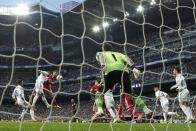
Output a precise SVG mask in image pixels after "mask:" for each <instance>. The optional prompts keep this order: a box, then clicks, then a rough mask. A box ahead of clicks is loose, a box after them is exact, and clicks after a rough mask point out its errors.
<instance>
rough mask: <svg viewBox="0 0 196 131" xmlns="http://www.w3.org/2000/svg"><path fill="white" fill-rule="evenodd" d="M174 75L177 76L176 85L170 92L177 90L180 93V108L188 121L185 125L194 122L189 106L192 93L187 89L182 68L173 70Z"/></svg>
mask: <svg viewBox="0 0 196 131" xmlns="http://www.w3.org/2000/svg"><path fill="white" fill-rule="evenodd" d="M173 74H174V75H175V76H176V84H175V85H173V86H172V87H171V88H170V90H173V89H176V90H177V91H178V101H179V105H180V108H181V109H182V111H183V112H184V114H185V115H186V121H185V123H189V122H192V120H193V116H192V111H191V108H190V106H189V101H190V93H189V90H188V89H187V84H186V81H185V78H184V76H183V75H182V74H181V70H180V68H177V67H176V68H174V69H173Z"/></svg>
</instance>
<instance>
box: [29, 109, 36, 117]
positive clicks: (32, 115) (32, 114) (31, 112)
mask: <svg viewBox="0 0 196 131" xmlns="http://www.w3.org/2000/svg"><path fill="white" fill-rule="evenodd" d="M30 115H31V119H35V114H34V111H33V110H32V109H30Z"/></svg>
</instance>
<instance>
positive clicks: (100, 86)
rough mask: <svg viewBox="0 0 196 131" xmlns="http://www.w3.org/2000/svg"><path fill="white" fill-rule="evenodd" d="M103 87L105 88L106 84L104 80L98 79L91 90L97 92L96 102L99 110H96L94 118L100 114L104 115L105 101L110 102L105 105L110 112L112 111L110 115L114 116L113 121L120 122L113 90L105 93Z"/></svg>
mask: <svg viewBox="0 0 196 131" xmlns="http://www.w3.org/2000/svg"><path fill="white" fill-rule="evenodd" d="M103 89H104V85H103V82H102V81H101V82H100V83H99V82H98V81H95V84H94V85H93V86H92V88H91V92H94V93H96V94H95V104H96V107H97V112H96V114H95V116H94V117H93V119H95V118H96V117H98V116H102V115H104V111H103V105H104V104H103V103H104V102H105V103H109V104H105V106H106V108H107V110H108V112H109V113H110V116H111V117H112V119H113V122H118V121H119V117H118V114H117V110H116V109H115V101H114V98H113V94H112V91H111V90H108V91H107V92H106V93H105V94H104V95H103ZM103 98H104V99H103Z"/></svg>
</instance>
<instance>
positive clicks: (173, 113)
mask: <svg viewBox="0 0 196 131" xmlns="http://www.w3.org/2000/svg"><path fill="white" fill-rule="evenodd" d="M175 114H176V113H175V112H168V115H175Z"/></svg>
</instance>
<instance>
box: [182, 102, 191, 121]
mask: <svg viewBox="0 0 196 131" xmlns="http://www.w3.org/2000/svg"><path fill="white" fill-rule="evenodd" d="M180 107H181V109H182V111H183V112H184V114H185V115H186V118H187V119H189V111H187V107H186V106H184V105H181V104H180Z"/></svg>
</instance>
